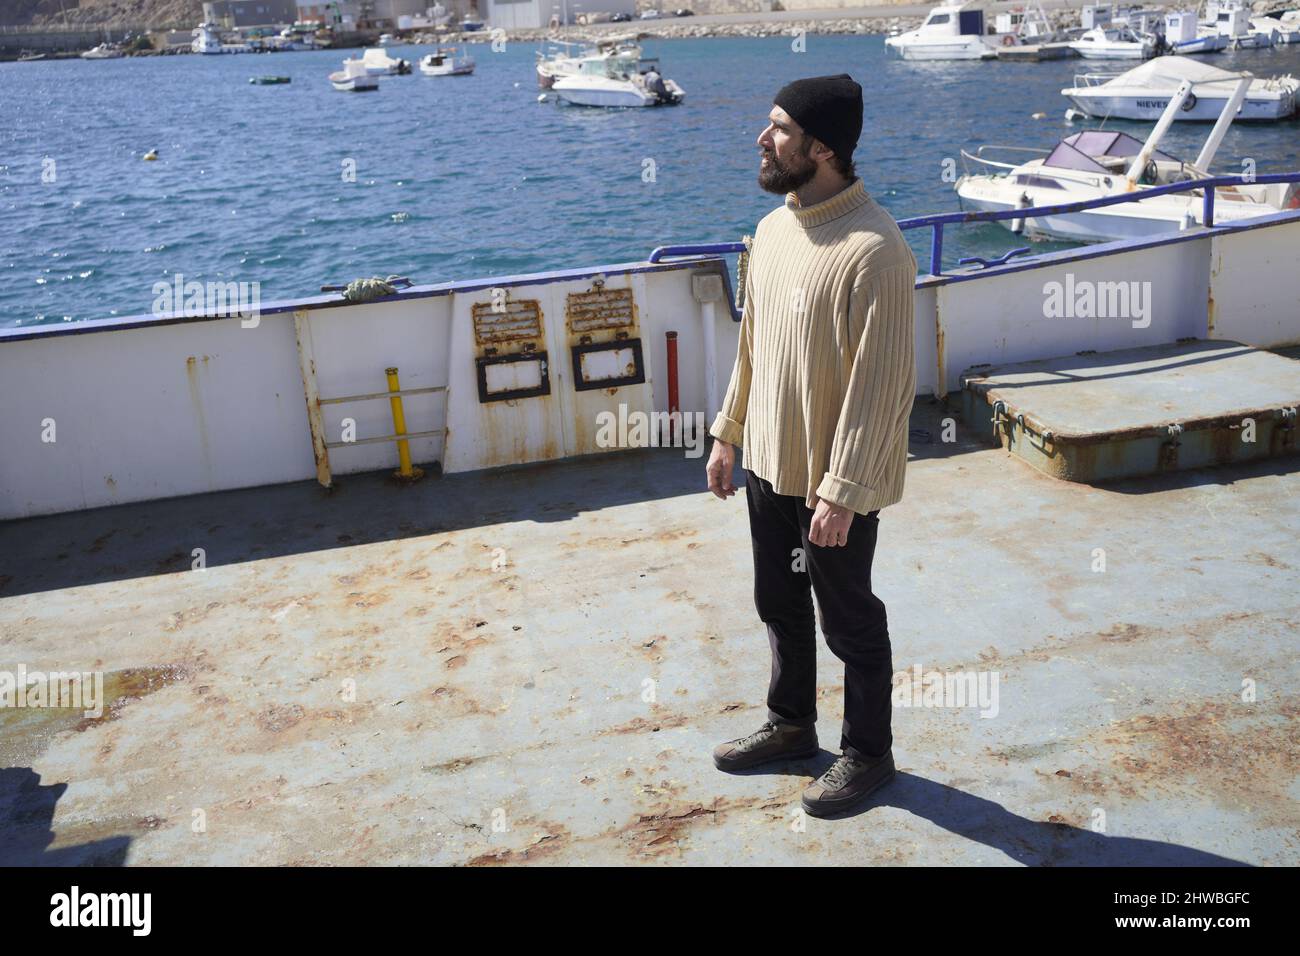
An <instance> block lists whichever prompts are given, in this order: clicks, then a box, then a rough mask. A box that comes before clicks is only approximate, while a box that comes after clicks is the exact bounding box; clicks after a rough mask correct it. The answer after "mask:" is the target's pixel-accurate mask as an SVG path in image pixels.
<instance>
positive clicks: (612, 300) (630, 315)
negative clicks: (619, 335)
mask: <svg viewBox="0 0 1300 956" xmlns="http://www.w3.org/2000/svg"><path fill="white" fill-rule="evenodd" d="M564 316H565V320H566V321H567V322H568V325H569V333H570V334H572V335H583V334H586V333H589V332H598V331H601V330H604V329H625V328H631V327H632V326H635V325H636V305H635V303H634V302H633V301H632V290H631V289H630V288H624V289H606V288H603V286H601V285H600V284H596V288H593V289H592V290H590V291H588V292H570V293H569V294H568V296H566V297H565V302H564Z"/></svg>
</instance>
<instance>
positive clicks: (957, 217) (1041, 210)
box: [649, 172, 1300, 276]
mask: <svg viewBox="0 0 1300 956" xmlns="http://www.w3.org/2000/svg"><path fill="white" fill-rule="evenodd" d="M1295 182H1300V172H1295V173H1269V174H1267V175H1263V176H1254V177H1250V178H1247V177H1245V176H1214V177H1211V178H1209V179H1193V180H1188V181H1187V182H1185V183H1172V184H1171V185H1168V186H1154V187H1152V188H1151V189H1143V190H1139V191H1135V192H1131V193H1125V194H1124V195H1122V196H1104V197H1102V198H1100V199H1084V200H1081V201H1079V202H1072V203H1064V204H1062V205H1059V206H1030V207H1027V208H1025V209H1005V210H1000V211H999V210H989V211H976V212H945V213H937V214H935V215H931V216H916V217H914V218H912V219H900V220H898V228H899V229H904V230H906V229H922V228H925V227H929V228H930V229H932V230H933V233H932V235H931V238H930V274H931V275H936V276H938V275H943V227H944V226H946V225H952V224H956V223H967V222H998V221H1000V220H1003V219H1027V218H1030V217H1034V216H1059V215H1063V214H1065V213H1071V212H1082V211H1083V210H1086V209H1098V208H1100V207H1102V206H1118V205H1120V204H1122V203H1128V202H1140V201H1141V200H1143V199H1149V198H1151V197H1152V196H1164V195H1168V194H1170V193H1184V192H1190V191H1191V190H1193V189H1204V190H1205V198H1204V201H1203V205H1202V218H1203V220H1204V225H1205V226H1206V227H1207V228H1209V227H1212V226H1213V225H1214V191H1215V189H1217V188H1218V187H1220V186H1253V185H1267V184H1270V183H1295ZM744 250H745V244H744V243H742V242H704V243H695V244H691V245H680V246H659V247H657V248H656V249H654V250H653V251H652V252H651V253H650V258H649V261H650V262H659V261H661V260H662V259H663V258H664V257H665V256H704V255H729V254H731V253H736V252H743V251H744Z"/></svg>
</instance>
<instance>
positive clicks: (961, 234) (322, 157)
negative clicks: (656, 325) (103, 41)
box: [0, 35, 1300, 327]
mask: <svg viewBox="0 0 1300 956" xmlns="http://www.w3.org/2000/svg"><path fill="white" fill-rule="evenodd" d="M430 49H431V48H429V47H418V46H402V47H397V48H394V49H393V50H392V51H391V52H392V53H393V55H396V56H401V57H404V58H406V59H409V60H411V62H412V63H413V64H414V63H416V61H417V60H418V58H419V57H420V56H422V55H423V54H424V53H426V52H429V50H430ZM644 49H645V53H646V55H648V56H659V57H660V58H661V60H662V64H663V71H664V74H665V75H666V76H668V77H671V78H672V79H674V80H676V81H677V83H679V84H680V85H681V86H682V87H683V88H684V89H685V90H686V92H687V100H686V103H685V104H684V105H683V106H680V107H677V108H671V109H647V110H588V109H582V108H575V107H560V106H556V105H555V104H552V103H539V102H538V101H537V98H538V92H539V91H538V89H537V83H536V78H535V74H534V71H533V63H534V51H535V46H534V45H533V44H529V43H510V44H507V45H506V46H505V48H504V49H503V50H501V51H500V52H494V51H493V50H492V48H491V47H490V46H489V45H487V44H476V45H471V46H469V47H468V50H469V51H470V52H471V53H472V54H473V56H474V57H475V59H476V60H477V69H476V72H475V73H474V74H473V75H472V76H469V77H455V78H437V79H433V78H428V77H423V76H420V75H419V73H418V70H417V71H416V73H415V74H414V75H411V76H403V77H385V78H383V79H382V80H381V81H380V90H379V91H378V92H377V93H373V94H370V95H365V96H355V95H343V94H340V93H337V92H335V91H333V90H332V89H331V88H330V85H329V83H328V82H327V80H326V76H327V74H328V73H329V72H330V71H331V70H334V69H337V68H338V63H339V60H340V59H341V58H342V57H343V56H345V55H348V54H350V53H354V52H355V53H358V54H359V51H318V52H310V53H292V54H290V53H285V54H276V55H268V56H254V55H242V56H213V57H201V56H178V57H152V58H127V59H120V60H104V61H82V60H64V61H45V62H39V63H7V64H0V74H2V75H3V78H4V81H5V85H6V88H7V96H6V97H5V103H4V105H3V106H0V116H3V122H0V327H12V326H29V325H32V324H53V323H60V322H75V321H80V320H85V319H93V318H103V317H109V316H123V315H134V314H142V313H147V312H149V311H151V308H152V306H153V303H154V298H155V293H154V284H155V283H158V282H171V281H173V280H174V278H175V277H176V275H177V274H180V275H181V276H183V277H184V279H185V280H190V279H198V280H203V281H210V280H220V281H226V282H229V281H242V282H258V283H259V284H260V296H261V299H262V301H271V300H276V299H285V298H291V297H298V296H304V295H310V294H313V293H315V292H318V291H319V288H320V286H321V285H323V284H330V283H344V282H347V281H349V280H351V279H354V278H357V277H358V276H369V275H374V274H380V275H388V274H398V275H405V276H409V277H410V278H411V279H412V280H413V281H415V282H417V283H434V282H442V281H448V280H455V279H469V278H475V277H486V276H498V275H512V274H517V273H523V272H533V271H541V270H547V269H560V268H570V267H574V266H580V265H597V264H602V263H617V262H626V261H633V260H639V259H644V258H645V257H646V256H647V255H648V254H649V252H650V250H651V249H652V248H654V247H655V246H657V245H661V244H666V243H681V242H697V241H699V242H708V241H734V240H737V239H739V237H740V236H741V235H742V234H745V233H752V232H753V230H754V227H755V224H756V223H757V222H758V220H759V219H760V218H761V217H762V216H763V215H764V214H766V213H767V212H768V211H769V210H770V209H772V208H773V207H774V206H775V205H776V204H777V203H779V202H780V197H777V196H773V195H771V194H768V193H764V192H763V191H761V190H760V189H759V188H758V186H757V184H756V176H757V170H758V150H757V147H756V145H755V138H756V137H757V135H758V133H759V132H760V131H761V130H762V128H763V126H764V125H765V122H766V119H765V118H766V116H767V113H768V110H769V109H770V108H771V102H772V96H773V94H774V93H775V92H776V90H777V89H778V88H779V87H780V86H781V85H782V84H784V83H786V82H788V81H789V80H791V79H794V78H797V77H801V76H814V75H822V74H832V73H840V72H846V73H849V74H851V75H852V76H853V77H854V78H855V79H857V80H859V82H861V83H862V84H863V87H864V99H865V125H864V129H863V134H862V138H861V140H860V143H859V146H858V150H857V153H856V154H855V160H856V163H857V171H858V174H859V175H860V176H861V177H862V179H863V180H864V182H865V184H866V187H867V189H868V191H869V192H871V193H872V194H873V195H874V196H876V198H877V199H879V200H880V201H881V202H882V203H883V204H884V205H885V206H886V207H887V208H888V209H889V210H890V212H892V213H893V214H894V215H895V216H896V217H900V218H901V217H906V216H917V215H922V214H926V213H935V212H945V211H955V210H956V209H957V208H958V204H957V198H956V195H955V193H954V191H953V182H952V179H953V178H954V176H955V175H960V174H961V172H962V163H961V158H960V151H961V150H962V149H967V150H971V151H973V150H974V149H975V148H976V147H978V146H979V145H981V144H984V143H996V144H1001V145H1013V146H1025V147H1038V148H1050V147H1051V146H1053V145H1054V144H1055V143H1056V142H1057V140H1059V139H1060V137H1062V136H1064V135H1067V134H1068V133H1069V132H1070V131H1072V130H1077V129H1080V128H1083V127H1084V126H1085V125H1087V126H1095V125H1097V124H1096V123H1095V122H1091V121H1090V122H1087V123H1082V122H1076V123H1075V124H1073V125H1071V124H1068V123H1067V122H1066V121H1065V119H1064V116H1065V110H1066V107H1067V106H1068V105H1069V104H1068V103H1067V102H1066V100H1065V99H1064V97H1062V96H1061V95H1060V90H1061V89H1062V88H1063V87H1066V86H1069V85H1072V82H1071V81H1072V78H1073V76H1074V75H1075V74H1077V73H1083V72H1088V71H1090V70H1092V71H1097V70H1106V71H1111V72H1119V71H1122V70H1124V69H1128V68H1129V67H1131V66H1133V65H1136V63H1135V62H1122V63H1110V64H1098V63H1096V62H1090V61H1086V60H1078V59H1072V60H1061V61H1052V62H1043V63H1014V64H1013V63H1004V62H947V63H916V62H903V61H900V60H897V59H894V58H891V57H888V56H887V55H886V53H885V48H884V43H883V38H882V37H880V36H816V35H812V36H808V37H807V38H806V49H805V50H804V51H803V52H795V51H794V50H793V49H792V39H791V38H768V39H735V38H712V39H696V40H680V41H655V40H647V41H645V42H644ZM1204 59H1205V62H1208V63H1212V64H1213V65H1215V66H1218V67H1220V68H1223V69H1231V70H1240V69H1248V70H1251V71H1252V72H1254V73H1255V75H1256V76H1261V77H1267V76H1272V75H1275V74H1285V73H1300V46H1293V47H1285V46H1284V47H1278V48H1276V49H1274V50H1267V51H1241V52H1237V53H1227V54H1219V55H1216V56H1212V57H1205V58H1204ZM268 73H274V74H281V75H286V76H289V77H291V78H292V82H291V83H290V84H287V85H278V86H257V85H251V84H250V83H249V78H250V77H252V76H257V75H262V74H268ZM1040 113H1041V114H1045V116H1043V117H1041V118H1038V119H1035V118H1034V114H1040ZM1111 125H1113V126H1115V127H1117V128H1122V129H1125V130H1126V131H1129V132H1131V133H1133V135H1135V136H1139V137H1143V136H1145V133H1146V131H1147V130H1149V128H1150V127H1149V125H1148V124H1141V123H1128V122H1124V121H1112V122H1111ZM1208 132H1209V126H1208V124H1199V123H1197V124H1189V123H1179V124H1175V126H1174V128H1173V129H1172V131H1171V132H1170V133H1169V134H1168V136H1167V137H1166V138H1165V140H1164V141H1163V143H1162V145H1161V149H1162V150H1164V151H1165V152H1168V153H1171V154H1173V155H1176V156H1179V157H1180V158H1183V159H1186V160H1191V159H1194V158H1195V156H1196V153H1197V152H1198V150H1199V147H1200V144H1201V142H1202V141H1203V140H1204V138H1205V136H1206V135H1207V134H1208ZM150 150H156V151H157V156H158V158H157V160H156V161H152V162H146V161H143V159H142V157H143V156H144V154H146V153H147V152H148V151H150ZM1245 160H1251V161H1253V163H1254V167H1255V169H1256V171H1257V172H1259V173H1268V172H1285V171H1289V170H1294V169H1296V168H1297V167H1300V122H1297V121H1296V120H1291V121H1287V122H1283V123H1278V124H1273V125H1267V126H1263V125H1261V126H1247V125H1244V124H1234V126H1233V127H1232V128H1231V129H1230V131H1229V133H1228V136H1227V139H1226V140H1225V142H1224V144H1223V147H1222V148H1221V149H1220V151H1219V154H1218V157H1217V160H1216V163H1215V169H1216V171H1218V172H1223V173H1239V172H1241V171H1242V169H1243V166H1242V163H1243V161H1245ZM909 239H910V241H912V242H913V243H914V244H915V246H916V248H917V251H918V260H919V261H920V262H922V264H923V265H924V264H925V263H928V257H927V256H926V255H924V254H922V252H923V247H927V246H928V241H929V240H928V234H927V233H926V232H925V231H924V230H918V231H915V232H912V233H910V234H909ZM945 243H946V254H947V256H948V258H947V260H946V261H948V262H950V263H951V262H955V261H956V259H957V258H958V257H960V256H967V255H984V256H987V255H996V254H999V253H1002V252H1005V251H1006V250H1007V249H1009V248H1012V247H1013V246H1017V245H1022V244H1024V243H1023V242H1022V241H1021V240H1019V238H1018V237H1015V236H1012V235H1011V234H1010V233H1008V232H1007V231H1006V230H1004V229H1003V228H1001V227H1000V226H997V225H993V224H987V223H986V224H981V225H978V226H970V227H964V228H960V229H953V230H949V232H948V233H947V235H946V237H945ZM1062 247H1063V246H1062V245H1061V244H1046V243H1040V244H1037V248H1040V249H1043V250H1046V249H1051V248H1062Z"/></svg>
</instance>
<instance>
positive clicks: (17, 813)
mask: <svg viewBox="0 0 1300 956" xmlns="http://www.w3.org/2000/svg"><path fill="white" fill-rule="evenodd" d="M67 789H68V785H67V784H66V783H56V784H53V785H51V786H48V787H47V786H42V785H41V776H40V774H38V773H36V772H35V771H34V770H32V769H31V768H30V767H5V768H3V769H0V866H124V865H125V864H126V853H127V849H128V848H129V847H130V845H131V838H130V837H129V836H115V837H108V838H106V839H103V840H95V841H93V842H91V843H82V844H80V845H78V846H67V847H59V848H58V849H55V850H51V849H49V845H50V844H51V843H53V842H54V836H55V834H54V827H53V823H54V808H55V806H56V805H57V804H58V802H59V799H60V798H61V797H62V796H63V794H64V793H65V792H66V791H67Z"/></svg>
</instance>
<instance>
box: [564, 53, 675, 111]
mask: <svg viewBox="0 0 1300 956" xmlns="http://www.w3.org/2000/svg"><path fill="white" fill-rule="evenodd" d="M652 71H653V75H651V73H652ZM648 75H649V76H650V79H648V80H647V76H648ZM551 90H552V92H553V93H554V94H555V95H556V97H557V98H558V99H559V100H561V101H562V102H565V103H568V104H571V105H573V106H606V107H644V106H676V105H678V104H679V103H681V102H682V101H683V100H684V99H685V98H686V92H685V90H683V89H682V88H681V87H680V86H678V85H677V84H676V83H675V82H673V81H672V80H669V79H665V78H662V77H659V71H658V61H657V60H656V59H655V58H654V57H648V58H647V57H636V56H632V55H631V54H629V53H627V52H625V51H615V52H611V53H599V54H595V55H593V56H587V57H583V58H582V62H581V64H580V65H579V69H578V72H577V73H576V74H574V75H573V76H565V77H561V78H560V79H558V80H556V81H555V83H554V85H553V86H552V87H551Z"/></svg>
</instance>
